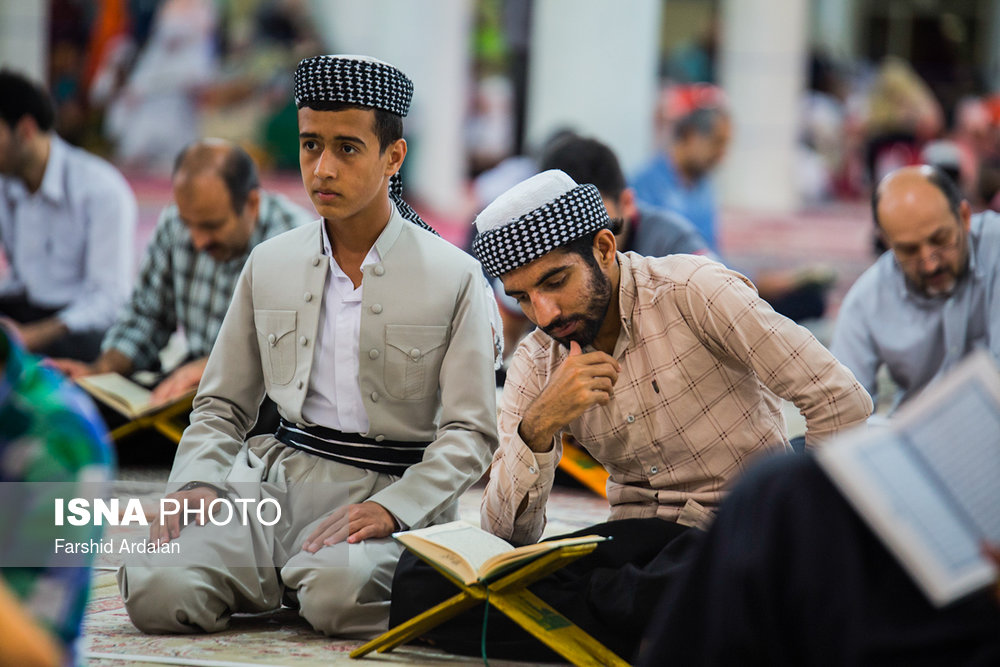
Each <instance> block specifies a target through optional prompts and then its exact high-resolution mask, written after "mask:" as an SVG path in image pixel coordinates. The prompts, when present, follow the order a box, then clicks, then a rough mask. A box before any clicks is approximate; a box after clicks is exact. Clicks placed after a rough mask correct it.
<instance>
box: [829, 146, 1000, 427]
mask: <svg viewBox="0 0 1000 667" xmlns="http://www.w3.org/2000/svg"><path fill="white" fill-rule="evenodd" d="M872 216H873V217H874V219H875V224H876V226H877V228H878V231H879V234H880V235H881V237H882V239H883V240H884V242H885V244H886V246H887V247H888V248H889V250H888V252H886V253H884V254H883V255H882V256H881V257H880V258H879V259H878V261H876V262H875V264H873V265H872V266H871V267H869V268H868V270H866V271H865V272H864V273H863V274H861V277H860V278H858V280H857V281H856V282H855V283H854V285H853V286H852V287H851V289H850V290H849V291H848V292H847V296H846V297H845V298H844V303H843V305H842V306H841V308H840V313H839V314H838V316H837V325H836V327H835V329H834V332H833V342H832V343H831V346H830V350H831V351H832V352H833V354H834V355H835V356H836V357H837V358H838V359H839V360H840V361H841V362H843V363H844V365H846V366H847V367H848V368H850V369H851V370H852V371H853V372H854V374H855V376H856V377H857V378H858V381H859V382H861V384H862V385H864V387H865V389H866V390H868V392H869V393H870V394H871V395H872V397H873V398H874V399H876V400H877V399H878V398H879V396H878V387H877V376H878V371H879V369H880V368H882V367H883V366H884V367H885V368H886V369H887V370H888V372H889V377H890V379H891V380H892V382H893V383H894V384H895V385H896V387H897V394H896V396H895V397H894V399H893V401H892V407H895V406H898V405H899V404H900V403H901V402H903V401H905V400H908V399H909V398H911V397H912V396H913V395H915V394H916V393H918V392H919V391H920V390H921V389H923V388H924V387H925V386H927V385H928V384H929V383H930V382H932V381H934V380H935V379H937V378H938V377H940V376H941V375H942V374H943V373H945V372H947V371H948V370H949V369H951V368H953V367H954V366H955V364H956V363H958V361H960V360H961V359H962V358H963V357H964V356H965V355H967V354H968V353H969V352H971V351H972V350H973V349H975V348H977V347H987V348H988V349H989V350H990V352H991V353H992V354H993V356H994V358H996V359H1000V216H998V215H997V214H996V213H994V212H992V211H984V212H982V213H978V214H976V215H972V212H971V209H970V207H969V203H968V202H967V201H965V199H964V198H963V197H962V194H961V192H960V191H959V189H958V186H957V185H956V184H955V183H954V182H953V181H952V180H951V179H950V178H948V176H947V175H946V174H945V173H943V172H942V171H941V170H940V169H937V168H935V167H931V166H928V165H921V166H912V167H903V168H901V169H897V170H896V171H893V172H891V173H889V174H887V175H886V176H885V177H884V178H883V179H882V181H881V183H879V185H878V187H877V188H876V190H875V192H874V193H873V194H872Z"/></svg>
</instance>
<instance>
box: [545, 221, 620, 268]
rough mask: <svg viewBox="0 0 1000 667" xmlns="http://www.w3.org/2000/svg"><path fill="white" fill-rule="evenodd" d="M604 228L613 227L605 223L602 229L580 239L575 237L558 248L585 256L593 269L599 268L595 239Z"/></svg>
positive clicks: (567, 252)
mask: <svg viewBox="0 0 1000 667" xmlns="http://www.w3.org/2000/svg"><path fill="white" fill-rule="evenodd" d="M602 229H611V227H610V226H608V225H605V226H604V227H601V228H600V229H595V230H594V231H592V232H590V233H587V234H584V235H583V236H581V237H580V238H578V239H574V240H572V241H570V242H569V243H567V244H566V245H564V246H561V247H560V248H558V250H561V251H563V252H564V253H566V254H569V255H579V256H580V257H583V261H584V262H586V263H587V266H589V267H590V268H592V269H599V268H600V265H599V264H598V263H597V258H596V257H594V239H595V238H596V237H597V233H598V232H599V231H601V230H602Z"/></svg>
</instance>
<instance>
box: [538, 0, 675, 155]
mask: <svg viewBox="0 0 1000 667" xmlns="http://www.w3.org/2000/svg"><path fill="white" fill-rule="evenodd" d="M660 4H661V3H660V0H629V1H628V2H610V1H607V0H536V2H535V5H534V14H533V17H532V21H533V23H532V35H531V51H530V56H529V71H528V112H527V116H528V118H527V122H526V127H527V145H528V146H529V147H537V146H539V145H540V144H541V143H542V142H544V141H545V140H546V139H547V138H548V137H549V135H550V134H551V133H552V132H554V131H555V130H558V129H563V128H568V129H573V130H575V131H577V132H579V133H581V134H586V135H590V136H594V137H595V138H597V139H600V140H601V141H603V142H605V143H607V144H608V145H609V146H611V147H612V148H613V149H614V150H615V152H616V153H617V154H618V159H619V160H620V161H621V163H622V168H623V169H625V170H626V172H630V171H632V170H633V169H635V168H637V167H638V166H639V165H640V164H641V163H642V162H643V161H644V160H645V159H647V158H648V157H649V156H650V155H651V154H652V153H653V151H654V150H655V147H654V146H653V120H652V119H653V112H654V106H655V103H656V95H657V60H658V53H659V43H660Z"/></svg>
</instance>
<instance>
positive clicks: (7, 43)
mask: <svg viewBox="0 0 1000 667" xmlns="http://www.w3.org/2000/svg"><path fill="white" fill-rule="evenodd" d="M48 48H49V3H48V1H47V0H0V67H9V68H10V69H12V70H15V71H17V72H20V73H21V74H24V75H26V76H28V77H29V78H32V79H34V80H35V81H38V82H40V83H43V84H45V83H47V79H48V64H49V63H48Z"/></svg>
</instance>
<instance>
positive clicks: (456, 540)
mask: <svg viewBox="0 0 1000 667" xmlns="http://www.w3.org/2000/svg"><path fill="white" fill-rule="evenodd" d="M409 532H410V534H412V535H416V536H418V537H420V538H422V539H424V540H427V541H428V542H432V543H434V544H437V545H440V546H442V547H446V548H447V549H448V550H450V551H452V552H454V553H455V554H456V555H458V556H459V557H461V558H462V560H464V561H465V562H467V563H468V564H469V565H470V566H471V568H472V570H473V571H478V570H479V568H480V567H481V566H482V564H483V563H484V562H486V561H487V560H489V558H490V557H492V556H496V555H497V554H500V553H504V552H508V551H513V550H514V547H512V546H511V545H510V544H508V543H507V542H505V541H504V540H502V539H500V538H499V537H497V536H496V535H493V534H491V533H488V532H486V531H485V530H482V529H481V528H477V527H476V526H473V525H472V524H470V523H466V522H464V521H453V522H451V523H444V524H441V525H438V526H430V527H428V528H421V529H419V530H414V531H409ZM405 535H406V533H400V534H399V537H398V538H397V539H400V540H401V541H403V543H404V544H406V541H405V539H404V536H405Z"/></svg>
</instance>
